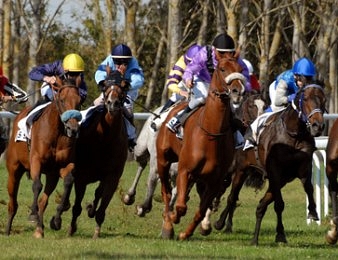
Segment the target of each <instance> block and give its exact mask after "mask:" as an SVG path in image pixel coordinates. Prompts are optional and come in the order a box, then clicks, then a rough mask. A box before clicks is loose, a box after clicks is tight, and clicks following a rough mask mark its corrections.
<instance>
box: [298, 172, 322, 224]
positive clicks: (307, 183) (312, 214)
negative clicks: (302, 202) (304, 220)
mask: <svg viewBox="0 0 338 260" xmlns="http://www.w3.org/2000/svg"><path fill="white" fill-rule="evenodd" d="M309 176H311V174H310V175H309ZM301 182H302V184H303V188H304V190H305V193H306V195H307V197H308V200H309V206H308V210H309V213H308V219H312V220H315V221H317V220H319V217H318V213H317V209H316V203H315V199H314V197H313V185H312V182H311V178H310V177H306V178H302V179H301Z"/></svg>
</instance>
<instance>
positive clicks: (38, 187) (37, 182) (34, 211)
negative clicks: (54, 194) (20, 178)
mask: <svg viewBox="0 0 338 260" xmlns="http://www.w3.org/2000/svg"><path fill="white" fill-rule="evenodd" d="M42 187H43V185H42V182H41V179H40V176H39V177H38V178H36V179H34V180H33V184H32V191H33V202H32V205H31V213H30V215H29V217H28V220H29V221H31V222H37V221H38V210H39V207H38V200H39V195H40V193H41V191H42Z"/></svg>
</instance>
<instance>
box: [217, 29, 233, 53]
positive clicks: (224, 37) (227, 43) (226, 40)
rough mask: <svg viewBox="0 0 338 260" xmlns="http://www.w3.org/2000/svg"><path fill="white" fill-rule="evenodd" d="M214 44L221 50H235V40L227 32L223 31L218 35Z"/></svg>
mask: <svg viewBox="0 0 338 260" xmlns="http://www.w3.org/2000/svg"><path fill="white" fill-rule="evenodd" d="M212 45H213V46H214V47H215V48H216V50H217V51H220V52H234V51H235V42H234V40H233V39H232V37H231V36H230V35H228V34H227V33H221V34H219V35H217V36H216V38H215V39H214V41H213V43H212Z"/></svg>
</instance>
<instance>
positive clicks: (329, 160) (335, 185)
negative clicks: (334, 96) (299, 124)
mask: <svg viewBox="0 0 338 260" xmlns="http://www.w3.org/2000/svg"><path fill="white" fill-rule="evenodd" d="M337 173H338V119H336V121H335V122H334V124H333V126H332V128H331V130H330V134H329V140H328V143H327V147H326V176H327V178H328V180H329V192H330V196H331V204H332V220H331V230H330V231H328V233H327V235H326V241H327V242H328V243H330V244H332V245H334V244H336V243H337V226H338V211H337V208H338V204H337V194H338V182H337Z"/></svg>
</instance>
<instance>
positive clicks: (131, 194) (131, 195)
mask: <svg viewBox="0 0 338 260" xmlns="http://www.w3.org/2000/svg"><path fill="white" fill-rule="evenodd" d="M146 165H147V163H146V164H145V165H143V164H141V163H139V166H138V168H137V172H136V175H135V179H134V181H133V184H132V185H131V186H130V188H129V190H128V192H127V194H125V195H124V197H123V203H124V204H125V205H132V204H134V202H135V195H136V187H137V185H138V183H139V181H140V178H141V176H142V172H143V171H144V168H145V167H146Z"/></svg>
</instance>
